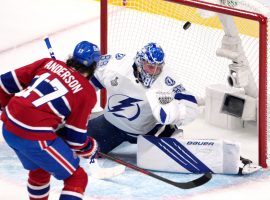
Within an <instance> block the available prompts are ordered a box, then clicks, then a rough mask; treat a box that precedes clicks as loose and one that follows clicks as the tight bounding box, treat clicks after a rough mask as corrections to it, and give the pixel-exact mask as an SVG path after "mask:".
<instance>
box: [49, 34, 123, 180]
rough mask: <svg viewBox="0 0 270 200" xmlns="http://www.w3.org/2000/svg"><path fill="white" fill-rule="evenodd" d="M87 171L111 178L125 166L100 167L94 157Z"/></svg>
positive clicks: (50, 49)
mask: <svg viewBox="0 0 270 200" xmlns="http://www.w3.org/2000/svg"><path fill="white" fill-rule="evenodd" d="M44 42H45V44H46V46H47V49H48V51H49V53H50V56H51V58H52V59H56V58H55V55H54V51H53V49H52V45H51V42H50V39H49V37H45V38H44ZM58 136H59V135H58ZM60 137H61V136H60ZM89 171H90V173H91V175H92V176H93V177H94V178H97V179H108V178H112V177H114V176H117V175H119V174H122V173H124V171H125V166H123V165H117V166H114V167H110V168H102V167H100V166H99V164H98V161H97V159H95V161H94V162H93V163H91V164H90V163H89Z"/></svg>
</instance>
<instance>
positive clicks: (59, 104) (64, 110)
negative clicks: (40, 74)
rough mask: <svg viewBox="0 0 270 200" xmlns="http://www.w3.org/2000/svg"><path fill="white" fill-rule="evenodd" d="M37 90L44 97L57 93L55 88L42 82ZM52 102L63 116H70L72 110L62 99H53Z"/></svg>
mask: <svg viewBox="0 0 270 200" xmlns="http://www.w3.org/2000/svg"><path fill="white" fill-rule="evenodd" d="M36 88H37V90H38V91H39V92H41V93H42V94H43V95H46V94H50V93H52V92H54V91H55V90H54V88H53V87H52V86H51V85H50V84H48V83H47V82H45V81H43V82H41V83H40V84H39V85H38V86H37V87H36ZM50 102H51V103H52V105H53V107H54V108H55V109H56V110H57V111H58V112H59V113H60V114H61V115H64V116H68V115H69V114H70V110H69V108H68V107H67V105H66V104H65V102H64V100H63V99H62V98H57V99H53V100H51V101H50Z"/></svg>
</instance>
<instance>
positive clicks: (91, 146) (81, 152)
mask: <svg viewBox="0 0 270 200" xmlns="http://www.w3.org/2000/svg"><path fill="white" fill-rule="evenodd" d="M75 152H76V154H77V155H78V156H80V157H82V158H90V163H92V162H94V159H95V158H96V156H97V153H98V143H97V141H96V140H95V139H94V138H92V137H89V136H88V137H87V140H86V142H85V145H84V147H83V148H81V149H76V150H75Z"/></svg>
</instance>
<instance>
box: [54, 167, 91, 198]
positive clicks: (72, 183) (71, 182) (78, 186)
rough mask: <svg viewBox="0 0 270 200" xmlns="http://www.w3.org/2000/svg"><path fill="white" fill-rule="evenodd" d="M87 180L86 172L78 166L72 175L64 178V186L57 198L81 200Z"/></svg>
mask: <svg viewBox="0 0 270 200" xmlns="http://www.w3.org/2000/svg"><path fill="white" fill-rule="evenodd" d="M87 182H88V176H87V174H86V173H85V171H84V170H83V169H82V168H81V167H79V168H78V169H77V170H76V171H75V172H74V173H73V174H72V176H70V177H69V178H67V179H65V180H64V188H63V190H62V193H61V196H60V199H59V200H82V199H83V194H84V191H85V188H86V186H87Z"/></svg>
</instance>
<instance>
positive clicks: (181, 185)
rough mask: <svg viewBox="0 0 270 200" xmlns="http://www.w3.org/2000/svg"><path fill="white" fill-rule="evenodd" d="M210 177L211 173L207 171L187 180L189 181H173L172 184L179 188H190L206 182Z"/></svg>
mask: <svg viewBox="0 0 270 200" xmlns="http://www.w3.org/2000/svg"><path fill="white" fill-rule="evenodd" d="M211 179H212V173H210V172H208V173H205V174H204V175H203V176H201V177H199V178H197V179H195V180H193V181H189V182H185V183H177V182H174V183H172V185H174V186H176V187H179V188H181V189H192V188H195V187H199V186H201V185H203V184H205V183H207V182H208V181H210V180H211Z"/></svg>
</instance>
